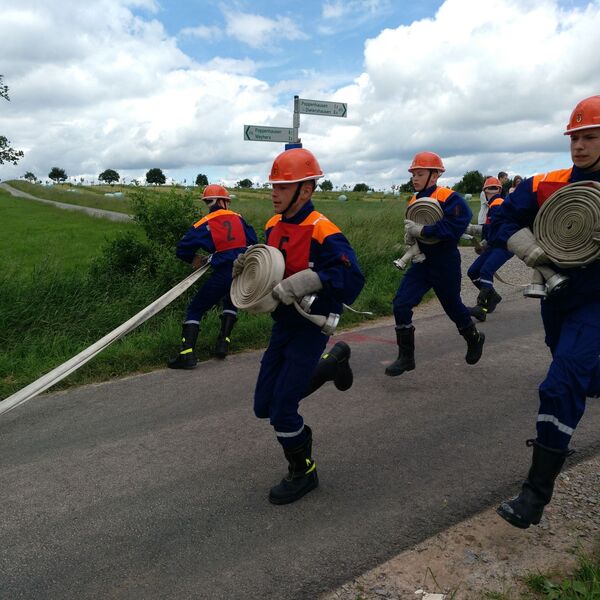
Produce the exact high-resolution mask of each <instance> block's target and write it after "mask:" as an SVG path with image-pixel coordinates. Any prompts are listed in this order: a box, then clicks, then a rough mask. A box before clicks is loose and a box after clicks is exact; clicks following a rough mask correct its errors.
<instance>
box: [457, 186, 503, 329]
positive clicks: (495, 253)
mask: <svg viewBox="0 0 600 600" xmlns="http://www.w3.org/2000/svg"><path fill="white" fill-rule="evenodd" d="M483 192H484V194H485V197H486V200H487V204H488V207H489V210H488V212H487V216H486V222H485V224H484V225H469V226H468V227H467V233H468V234H470V235H477V236H481V240H482V241H481V247H482V251H481V254H480V255H479V256H478V257H477V258H476V259H475V261H474V262H473V264H472V265H471V266H470V267H469V270H468V271H467V275H468V276H469V279H470V280H471V281H472V282H473V285H474V286H475V287H476V288H478V289H479V290H480V291H479V295H478V296H477V305H476V306H473V307H472V308H470V309H469V311H470V313H471V315H472V316H474V317H475V318H476V319H477V320H478V321H485V319H486V317H487V314H488V313H492V312H494V309H495V308H496V306H497V305H498V303H499V302H500V301H501V300H502V296H500V294H499V293H498V292H497V291H496V290H495V289H494V273H496V271H497V270H498V269H499V268H500V267H501V266H502V265H503V264H504V263H505V262H506V261H507V260H510V258H511V257H512V256H513V254H512V252H509V251H508V250H507V249H506V247H505V246H504V244H502V243H501V242H496V240H495V239H494V234H493V225H492V223H493V221H494V215H495V214H497V213H498V211H499V210H500V206H501V205H502V203H503V202H504V198H502V196H501V192H502V183H501V182H500V180H499V179H497V178H496V177H488V178H487V179H486V180H485V183H484V184H483Z"/></svg>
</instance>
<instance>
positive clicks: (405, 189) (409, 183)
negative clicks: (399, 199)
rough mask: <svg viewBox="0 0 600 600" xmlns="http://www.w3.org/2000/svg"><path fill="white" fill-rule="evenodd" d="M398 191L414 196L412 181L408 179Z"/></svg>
mask: <svg viewBox="0 0 600 600" xmlns="http://www.w3.org/2000/svg"><path fill="white" fill-rule="evenodd" d="M398 191H399V192H400V193H401V194H414V193H415V188H414V186H413V184H412V179H409V180H408V181H407V182H406V183H403V184H402V185H400V186H399V187H398Z"/></svg>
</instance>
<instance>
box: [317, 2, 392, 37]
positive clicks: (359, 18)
mask: <svg viewBox="0 0 600 600" xmlns="http://www.w3.org/2000/svg"><path fill="white" fill-rule="evenodd" d="M390 9H391V5H390V1H389V0H346V1H343V0H330V1H328V2H324V3H323V6H322V7H321V17H322V18H323V19H324V21H325V23H319V24H318V31H319V33H321V34H322V35H333V34H335V33H337V32H341V31H347V30H348V29H356V28H358V27H360V26H361V25H362V24H363V23H365V22H366V21H368V20H369V19H371V18H373V17H376V16H379V15H382V14H385V13H389V12H391V10H390Z"/></svg>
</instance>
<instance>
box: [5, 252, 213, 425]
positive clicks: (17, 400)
mask: <svg viewBox="0 0 600 600" xmlns="http://www.w3.org/2000/svg"><path fill="white" fill-rule="evenodd" d="M209 267H210V257H209V260H207V261H206V263H205V264H204V265H203V266H202V267H200V268H199V269H197V270H196V271H194V272H193V273H192V274H191V275H188V276H187V277H186V278H185V279H184V280H183V281H180V282H179V283H178V284H177V285H176V286H175V287H173V288H171V289H170V290H169V291H168V292H166V293H165V294H163V295H162V296H161V297H160V298H158V299H157V300H155V301H154V302H153V303H152V304H149V305H148V306H146V308H144V309H142V310H141V311H140V312H139V313H137V314H136V315H134V316H133V317H131V319H129V320H128V321H125V323H123V324H122V325H120V326H119V327H117V328H116V329H114V330H113V331H111V332H110V333H108V334H106V335H105V336H104V337H103V338H102V339H100V340H98V341H97V342H96V343H95V344H92V345H91V346H89V347H88V348H86V349H85V350H83V351H82V352H80V353H79V354H77V355H75V356H74V357H73V358H71V359H69V360H68V361H67V362H65V363H63V364H62V365H59V366H58V367H56V368H55V369H53V370H52V371H50V372H49V373H46V375H43V376H42V377H40V378H39V379H37V380H36V381H34V382H33V383H30V384H29V385H28V386H26V387H24V388H23V389H21V390H19V391H18V392H15V393H14V394H12V396H9V397H8V398H5V399H4V400H2V401H1V402H0V415H1V414H3V413H5V412H8V411H9V410H12V409H13V408H16V407H17V406H19V405H20V404H23V403H24V402H27V401H28V400H31V398H33V397H35V396H37V395H38V394H41V393H42V392H44V391H45V390H47V389H48V388H50V387H52V386H53V385H55V384H56V383H58V382H59V381H61V380H63V379H64V378H65V377H67V376H68V375H70V374H71V373H73V372H75V371H76V370H77V369H79V367H82V366H83V365H84V364H85V363H87V362H88V361H90V360H91V359H92V358H94V356H96V355H97V354H99V353H100V352H102V350H104V349H105V348H106V347H108V346H110V344H112V343H113V342H115V341H116V340H118V339H119V338H122V337H123V336H124V335H125V334H126V333H129V332H130V331H133V330H134V329H135V328H136V327H139V326H140V325H141V324H142V323H144V322H145V321H147V320H148V319H149V318H150V317H153V316H154V315H155V314H156V313H158V312H160V311H161V310H162V309H163V308H165V306H167V305H168V304H170V303H171V302H173V300H175V298H178V297H179V296H181V294H183V292H185V290H187V289H188V288H189V287H190V286H191V285H193V284H194V283H195V282H196V281H197V280H198V279H199V278H200V277H202V275H204V273H206V271H207V270H208V268H209Z"/></svg>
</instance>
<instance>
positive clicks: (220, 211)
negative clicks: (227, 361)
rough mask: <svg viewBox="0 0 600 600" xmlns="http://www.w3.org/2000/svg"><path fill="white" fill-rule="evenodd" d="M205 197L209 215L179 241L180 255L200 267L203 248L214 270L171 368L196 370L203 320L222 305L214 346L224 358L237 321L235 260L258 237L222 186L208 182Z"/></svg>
mask: <svg viewBox="0 0 600 600" xmlns="http://www.w3.org/2000/svg"><path fill="white" fill-rule="evenodd" d="M202 200H204V202H205V203H206V205H207V206H208V207H209V212H208V214H207V215H206V216H205V217H203V218H202V219H200V220H199V221H198V222H197V223H194V225H193V226H192V227H190V229H189V230H188V231H187V233H186V234H185V235H184V236H183V237H182V238H181V240H180V241H179V243H178V244H177V250H176V254H177V258H180V259H181V260H183V261H185V262H188V263H191V265H192V267H193V268H194V269H198V268H200V267H201V266H202V265H203V264H204V263H205V261H206V256H203V255H200V254H197V252H198V250H204V251H205V252H208V253H209V254H211V257H210V264H211V267H212V273H211V275H210V277H209V278H208V279H207V280H206V282H205V283H204V285H203V286H202V287H201V288H199V289H198V291H197V292H196V294H195V295H194V297H193V298H192V301H191V302H190V303H189V305H188V307H187V313H186V316H185V321H184V322H183V327H182V332H181V344H180V345H179V348H178V350H177V355H176V356H174V357H173V358H171V359H170V360H169V362H168V363H167V366H168V367H169V368H170V369H193V368H195V367H196V364H197V362H198V361H197V359H196V354H195V352H194V349H195V347H196V341H197V340H198V334H199V332H200V321H201V320H202V317H203V316H204V315H205V313H206V312H207V311H208V310H209V309H210V308H212V307H213V306H216V305H219V304H220V303H221V302H222V304H223V312H222V314H221V317H220V318H221V330H220V332H219V337H218V338H217V343H216V345H215V355H216V356H217V357H218V358H225V357H226V356H227V354H228V352H229V344H230V341H231V337H230V336H231V332H232V330H233V326H234V325H235V322H236V320H237V309H236V308H235V306H234V305H233V304H232V302H231V298H230V296H229V291H230V289H231V280H232V275H231V270H232V266H233V261H234V260H235V259H236V258H237V256H238V255H239V254H240V253H241V252H245V250H246V248H247V247H248V246H250V245H252V244H256V242H257V238H256V233H255V231H254V229H253V228H252V227H251V226H250V225H248V223H246V221H244V219H243V218H242V217H241V216H240V215H238V214H237V213H235V212H233V211H231V210H229V203H230V202H231V198H230V196H229V192H228V191H227V190H226V189H225V188H224V187H223V186H221V185H216V184H212V185H208V186H206V188H205V189H204V192H203V193H202Z"/></svg>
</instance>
